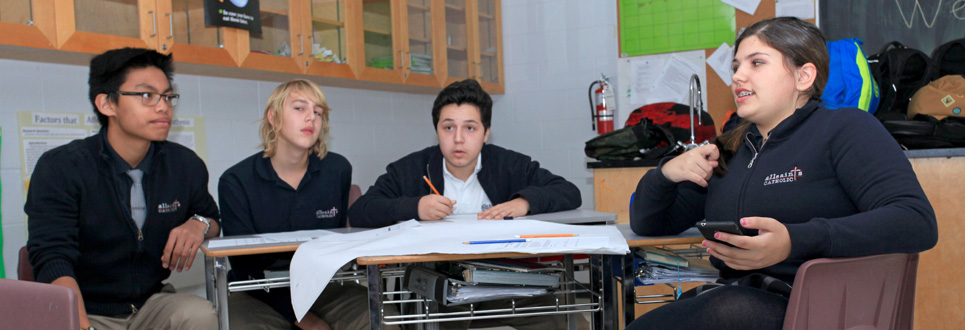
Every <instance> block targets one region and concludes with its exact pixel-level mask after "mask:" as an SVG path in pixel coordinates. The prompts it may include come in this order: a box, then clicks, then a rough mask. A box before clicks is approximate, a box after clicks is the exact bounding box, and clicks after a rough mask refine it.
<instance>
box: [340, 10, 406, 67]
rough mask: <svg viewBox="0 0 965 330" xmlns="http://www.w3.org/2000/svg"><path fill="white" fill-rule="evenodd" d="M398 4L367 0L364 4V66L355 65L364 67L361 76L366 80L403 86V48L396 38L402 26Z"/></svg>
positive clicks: (360, 65)
mask: <svg viewBox="0 0 965 330" xmlns="http://www.w3.org/2000/svg"><path fill="white" fill-rule="evenodd" d="M397 3H398V1H392V0H366V1H362V8H361V13H360V15H361V21H362V31H361V32H362V36H361V40H362V42H361V45H360V46H361V47H359V48H356V49H358V51H360V52H361V54H359V55H361V59H360V62H361V63H353V64H352V65H353V66H355V67H360V68H361V70H360V71H361V72H360V73H359V77H360V78H361V79H363V80H369V81H377V82H385V83H394V84H401V83H402V71H403V70H402V59H401V57H402V56H401V55H402V52H403V49H402V47H401V46H400V45H399V41H398V39H397V38H396V34H395V33H394V32H395V31H396V29H397V28H396V24H398V23H399V20H398V17H396V15H397V12H398V9H397V7H398V4H397Z"/></svg>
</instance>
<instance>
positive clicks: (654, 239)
mask: <svg viewBox="0 0 965 330" xmlns="http://www.w3.org/2000/svg"><path fill="white" fill-rule="evenodd" d="M616 226H617V229H619V230H620V233H621V234H623V238H626V240H627V245H629V246H630V247H642V246H660V245H675V244H699V243H700V242H702V241H703V240H704V237H703V236H701V235H700V231H698V230H697V228H690V229H687V230H685V231H684V232H682V233H680V235H673V236H640V235H637V234H635V233H634V232H633V230H632V229H630V224H629V223H618V224H617V225H616Z"/></svg>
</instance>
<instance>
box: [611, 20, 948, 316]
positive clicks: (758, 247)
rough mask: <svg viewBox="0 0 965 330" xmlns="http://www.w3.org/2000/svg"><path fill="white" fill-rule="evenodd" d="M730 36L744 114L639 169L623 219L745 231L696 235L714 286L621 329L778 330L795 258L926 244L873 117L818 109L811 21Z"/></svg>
mask: <svg viewBox="0 0 965 330" xmlns="http://www.w3.org/2000/svg"><path fill="white" fill-rule="evenodd" d="M734 44H735V46H734V60H733V69H734V76H733V81H734V83H733V85H732V86H731V89H732V92H733V96H734V99H735V101H736V103H737V115H738V116H740V118H742V119H743V120H744V123H742V124H740V125H738V126H737V127H736V128H734V129H733V130H731V131H729V132H725V133H724V134H723V135H721V136H719V137H718V138H717V139H716V140H715V143H714V144H711V145H705V146H700V147H697V148H695V149H693V150H690V151H688V152H686V153H684V154H682V155H680V156H677V157H675V158H673V159H669V160H664V161H663V162H661V164H660V166H658V167H657V168H656V169H653V170H650V171H649V172H647V174H646V175H644V176H643V178H642V179H641V180H640V183H639V185H638V186H637V190H636V195H635V198H634V201H633V204H632V206H631V209H630V223H631V227H632V228H633V231H634V232H635V233H637V234H639V235H648V236H659V235H674V234H678V233H680V232H682V231H684V230H686V229H687V228H690V227H692V226H694V223H696V222H697V221H700V220H702V219H706V220H707V221H729V222H737V223H739V224H740V225H741V226H742V227H743V228H744V229H745V231H746V233H745V235H736V234H728V233H723V232H717V233H716V234H715V238H716V239H718V240H720V241H722V242H726V243H729V244H732V245H733V246H728V245H725V244H724V243H718V242H714V241H710V240H704V241H703V243H702V244H703V246H705V247H706V248H707V252H708V253H709V254H710V255H711V263H712V264H713V265H714V266H715V267H716V268H718V269H719V270H720V280H718V283H714V284H718V285H716V286H714V285H704V286H701V287H698V288H696V289H693V290H690V291H688V292H685V293H684V294H683V295H682V297H681V299H679V300H677V301H675V302H672V303H669V304H667V305H664V306H661V307H659V308H657V309H655V310H653V311H651V312H649V313H647V314H644V315H643V316H642V317H640V318H639V319H637V320H636V321H634V322H633V323H631V324H630V325H628V326H627V329H628V330H637V329H780V328H781V327H782V326H783V323H784V314H785V312H786V309H787V304H788V297H789V295H790V293H791V292H792V290H796V289H798V288H793V289H792V288H791V287H790V285H789V283H793V282H794V276H795V274H796V272H797V270H798V267H799V266H800V265H801V264H803V263H804V262H805V261H808V260H811V259H816V258H835V257H858V256H867V255H875V254H887V253H917V252H921V251H924V250H927V249H930V248H932V247H933V246H934V245H935V244H936V242H937V240H938V228H937V225H936V222H935V213H934V211H933V210H932V207H931V205H930V204H929V202H928V199H927V198H926V197H925V194H924V192H923V191H922V189H921V186H920V184H919V183H918V180H917V179H916V178H915V173H914V172H913V171H912V167H911V164H910V163H909V162H908V159H907V157H905V155H904V154H903V153H902V152H901V148H900V147H899V146H898V144H897V143H896V142H895V140H894V139H893V138H892V137H891V136H890V135H889V134H888V132H886V131H885V130H884V128H883V127H882V126H881V124H880V123H879V122H878V120H876V119H875V118H874V117H873V116H871V115H869V114H868V113H867V112H864V111H861V110H860V109H856V108H842V109H837V110H830V109H827V108H824V107H822V106H821V105H820V104H821V102H820V101H821V99H820V97H821V93H822V89H823V87H824V85H825V83H826V82H827V79H828V78H827V77H828V70H829V57H828V52H827V48H826V47H825V40H824V36H823V35H822V34H821V31H820V30H818V28H817V27H816V26H814V25H813V24H810V23H807V22H804V21H801V20H799V19H796V18H793V17H778V18H774V19H768V20H764V21H760V22H758V23H756V24H754V25H752V26H750V27H749V28H747V29H746V30H744V32H743V33H742V34H741V35H740V37H738V38H737V41H736V42H735V43H734Z"/></svg>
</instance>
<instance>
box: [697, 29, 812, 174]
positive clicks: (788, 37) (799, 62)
mask: <svg viewBox="0 0 965 330" xmlns="http://www.w3.org/2000/svg"><path fill="white" fill-rule="evenodd" d="M754 36H756V37H757V38H758V39H760V40H761V42H763V43H764V44H765V45H768V46H770V47H771V48H774V49H776V50H777V51H778V52H781V55H783V56H784V67H786V68H787V69H788V70H791V69H793V68H799V67H801V66H804V65H805V64H807V63H811V64H814V67H815V68H816V69H817V75H816V77H815V79H814V83H813V84H811V87H810V88H808V90H807V91H806V93H807V94H808V98H809V99H811V100H820V99H821V93H823V92H824V85H826V84H827V83H828V70H829V66H830V59H829V57H828V48H827V45H826V43H825V39H824V34H822V33H821V30H819V29H818V27H817V26H814V24H811V23H808V22H805V21H802V20H800V19H797V18H796V17H775V18H771V19H766V20H763V21H760V22H757V23H754V25H751V26H750V27H748V28H747V29H746V30H744V32H743V33H741V35H740V36H739V37H737V41H735V42H734V55H735V56H736V55H737V50H738V49H739V48H740V44H741V42H742V41H744V39H747V38H749V37H754ZM750 125H751V123H750V122H749V121H746V120H745V121H743V122H742V123H740V124H739V125H738V126H737V127H734V129H733V130H731V131H729V132H726V133H724V134H721V135H720V136H718V137H717V138H716V139H714V144H716V145H717V148H718V149H719V150H720V155H721V156H720V162H719V166H717V168H715V169H714V173H716V174H717V175H724V173H726V172H727V161H729V160H730V158H731V157H733V155H734V154H736V153H737V150H738V148H740V145H741V143H742V142H743V139H744V133H746V132H747V129H748V128H749V127H750Z"/></svg>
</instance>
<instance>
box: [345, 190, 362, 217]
mask: <svg viewBox="0 0 965 330" xmlns="http://www.w3.org/2000/svg"><path fill="white" fill-rule="evenodd" d="M359 197H362V188H361V187H359V185H357V184H353V185H352V187H350V188H348V207H352V204H354V203H355V200H356V199H359ZM346 211H347V210H346Z"/></svg>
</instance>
